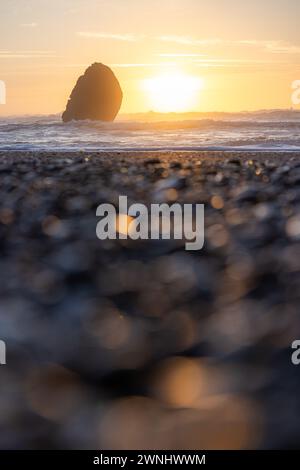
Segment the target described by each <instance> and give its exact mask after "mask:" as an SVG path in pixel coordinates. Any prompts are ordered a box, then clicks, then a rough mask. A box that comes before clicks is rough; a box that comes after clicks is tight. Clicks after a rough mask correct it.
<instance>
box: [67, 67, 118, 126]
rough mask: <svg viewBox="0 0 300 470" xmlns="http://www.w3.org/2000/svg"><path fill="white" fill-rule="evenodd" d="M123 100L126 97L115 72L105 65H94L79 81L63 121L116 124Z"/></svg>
mask: <svg viewBox="0 0 300 470" xmlns="http://www.w3.org/2000/svg"><path fill="white" fill-rule="evenodd" d="M122 98H123V93H122V90H121V87H120V84H119V82H118V80H117V78H116V76H115V75H114V73H113V71H112V70H111V69H110V68H109V67H107V66H106V65H103V64H101V63H94V64H93V65H91V66H90V67H88V68H87V70H86V71H85V73H84V75H81V76H80V77H79V79H78V80H77V83H76V85H75V87H74V88H73V91H72V93H71V96H70V98H69V101H68V103H67V107H66V110H65V112H64V113H63V115H62V120H63V121H64V122H69V121H72V120H84V119H90V120H92V121H113V120H114V119H115V117H116V115H117V114H118V112H119V109H120V107H121V104H122Z"/></svg>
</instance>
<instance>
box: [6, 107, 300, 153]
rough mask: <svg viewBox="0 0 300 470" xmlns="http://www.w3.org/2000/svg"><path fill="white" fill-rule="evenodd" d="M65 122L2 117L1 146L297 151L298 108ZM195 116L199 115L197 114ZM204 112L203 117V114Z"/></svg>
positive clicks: (299, 137) (56, 118) (299, 138)
mask: <svg viewBox="0 0 300 470" xmlns="http://www.w3.org/2000/svg"><path fill="white" fill-rule="evenodd" d="M140 116H142V120H130V119H128V118H126V119H125V118H119V119H118V120H117V121H115V122H114V123H102V122H91V121H81V122H72V123H68V124H64V123H62V122H61V118H60V116H58V115H54V116H53V115H51V116H24V117H9V118H3V117H1V118H0V150H34V151H41V150H48V151H78V150H87V151H105V150H204V149H208V150H210V149H211V150H214V149H220V150H232V149H235V150H300V112H299V111H272V112H270V111H268V112H267V111H265V112H257V113H240V114H221V113H219V114H215V115H214V118H211V117H210V118H207V117H206V118H202V119H199V118H197V119H194V118H193V119H190V116H191V115H188V116H189V119H181V120H176V118H175V119H174V115H173V116H171V117H172V120H166V118H165V116H162V117H161V120H160V117H159V116H156V117H155V120H154V119H153V115H151V114H145V115H144V116H143V115H140ZM197 116H198V115H197ZM206 116H207V115H206Z"/></svg>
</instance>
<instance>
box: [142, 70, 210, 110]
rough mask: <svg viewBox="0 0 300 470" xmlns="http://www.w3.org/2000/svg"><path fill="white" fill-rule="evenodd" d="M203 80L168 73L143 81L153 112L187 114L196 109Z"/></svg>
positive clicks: (177, 73)
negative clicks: (186, 112)
mask: <svg viewBox="0 0 300 470" xmlns="http://www.w3.org/2000/svg"><path fill="white" fill-rule="evenodd" d="M202 88H203V79H202V78H201V77H195V76H192V75H186V74H185V73H182V72H175V73H166V74H162V75H159V76H156V77H152V78H147V79H145V80H144V81H143V89H144V91H145V93H146V95H147V100H148V102H149V105H150V107H151V110H153V111H157V112H162V113H167V112H185V111H191V110H194V109H195V108H196V104H197V101H198V97H199V96H198V95H199V92H200V90H201V89H202Z"/></svg>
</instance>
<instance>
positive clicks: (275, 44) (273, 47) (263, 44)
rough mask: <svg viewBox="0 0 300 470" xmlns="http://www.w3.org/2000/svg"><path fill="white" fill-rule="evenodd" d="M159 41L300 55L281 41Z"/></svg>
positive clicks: (299, 48)
mask: <svg viewBox="0 0 300 470" xmlns="http://www.w3.org/2000/svg"><path fill="white" fill-rule="evenodd" d="M157 39H158V40H159V41H162V42H170V43H174V44H182V45H187V46H201V47H209V46H215V45H224V46H231V47H234V46H249V47H256V48H261V49H263V50H264V51H267V52H270V53H272V54H300V46H296V45H294V44H291V43H289V42H285V41H280V40H265V41H260V40H257V39H242V40H236V41H234V40H226V39H220V38H208V39H197V38H193V37H190V36H176V35H169V36H158V37H157Z"/></svg>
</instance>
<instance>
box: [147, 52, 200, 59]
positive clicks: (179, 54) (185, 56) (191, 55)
mask: <svg viewBox="0 0 300 470" xmlns="http://www.w3.org/2000/svg"><path fill="white" fill-rule="evenodd" d="M155 56H157V57H170V58H172V57H178V58H181V57H182V58H191V57H206V54H181V53H174V54H173V53H170V54H155Z"/></svg>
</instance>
